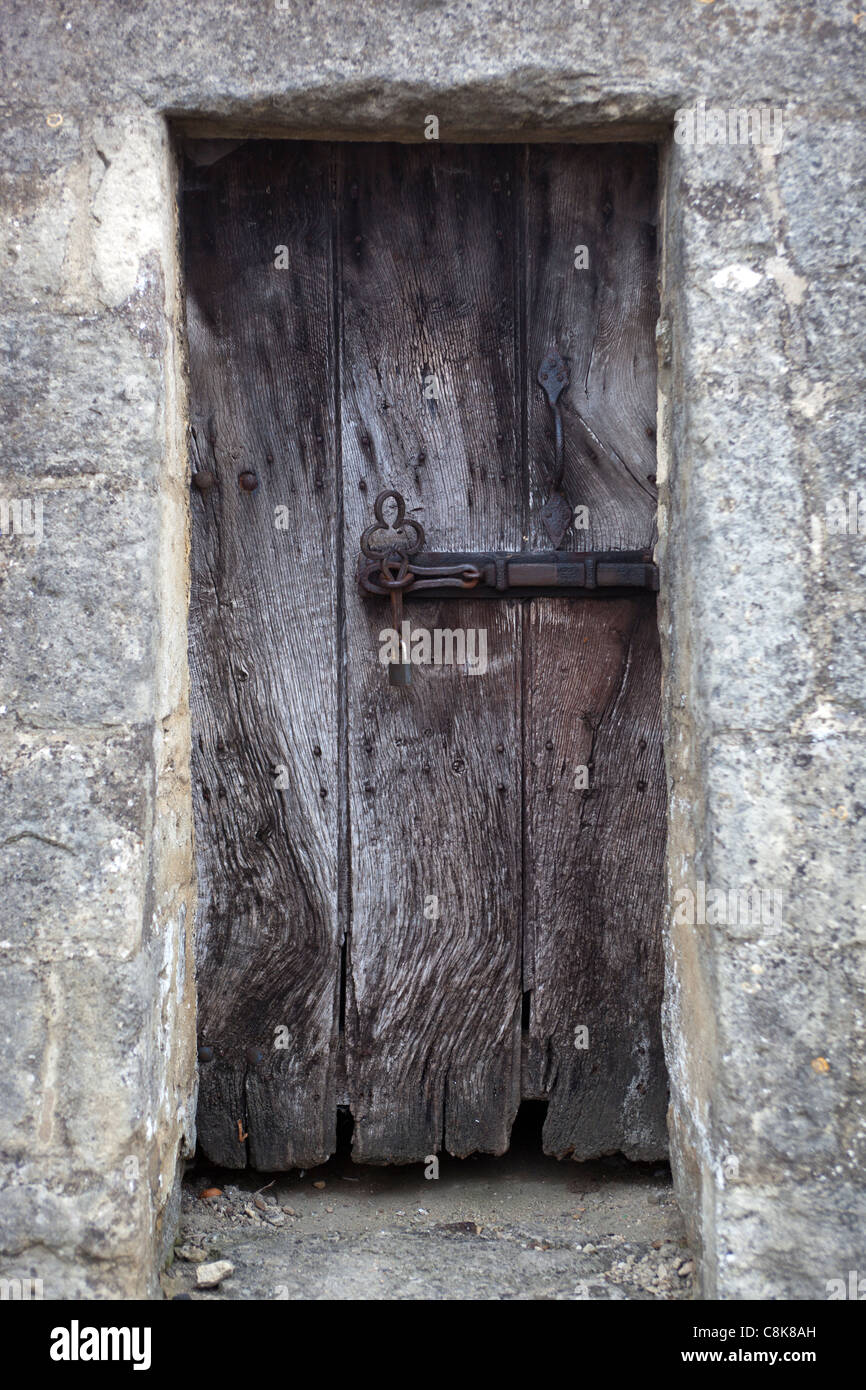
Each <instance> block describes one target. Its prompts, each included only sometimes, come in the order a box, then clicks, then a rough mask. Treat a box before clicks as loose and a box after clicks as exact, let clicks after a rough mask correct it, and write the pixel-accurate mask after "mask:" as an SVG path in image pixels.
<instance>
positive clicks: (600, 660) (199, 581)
mask: <svg viewBox="0 0 866 1390" xmlns="http://www.w3.org/2000/svg"><path fill="white" fill-rule="evenodd" d="M655 207H656V159H655V151H654V148H653V147H651V146H616V145H604V146H599V147H573V146H572V147H564V146H555V147H554V146H540V145H538V146H528V147H526V146H523V147H516V146H505V145H500V146H493V147H490V146H471V145H469V146H467V145H463V146H449V145H445V144H442V145H440V144H438V143H435V142H431V143H424V144H423V145H417V146H400V145H389V144H378V145H364V144H343V145H331V144H325V143H295V142H288V141H285V142H281V141H274V142H270V141H250V142H247V143H245V144H243V145H241V146H240V147H236V146H233V145H232V146H229V145H226V146H220V145H219V144H214V143H212V142H211V143H209V144H207V145H199V146H195V145H193V146H191V147H190V149H189V151H188V158H187V162H186V172H185V186H184V214H185V218H184V220H185V238H186V273H187V322H188V332H189V350H190V369H191V431H190V435H191V444H190V447H191V454H192V468H193V472H194V474H195V476H194V478H193V482H194V484H195V487H194V489H193V494H192V599H191V610H190V660H191V680H192V692H191V704H192V727H193V745H194V748H193V751H194V758H193V779H194V800H195V813H196V836H197V856H198V869H199V880H200V902H199V911H198V922H197V970H198V998H199V1036H200V1058H201V1088H200V1101H199V1135H200V1141H201V1145H202V1148H203V1149H204V1151H205V1153H206V1154H207V1155H208V1157H209V1158H210V1159H211V1160H213V1161H216V1162H219V1163H222V1164H225V1165H228V1166H238V1167H239V1166H242V1165H244V1164H246V1163H248V1162H249V1163H251V1164H252V1165H253V1166H254V1167H257V1168H264V1169H285V1168H288V1167H294V1166H304V1167H309V1166H311V1165H313V1164H315V1163H317V1162H321V1161H323V1160H324V1159H326V1158H327V1157H328V1156H329V1155H330V1154H331V1153H332V1152H333V1150H334V1148H335V1131H336V1115H337V1108H338V1106H341V1105H342V1106H348V1107H349V1109H350V1111H351V1114H352V1117H353V1120H354V1131H353V1153H354V1155H355V1157H356V1158H357V1159H359V1160H360V1161H367V1162H389V1161H392V1162H407V1161H413V1160H420V1159H423V1158H424V1157H425V1156H426V1155H428V1154H432V1153H436V1152H439V1151H442V1150H447V1151H448V1152H450V1153H452V1154H458V1155H465V1154H468V1153H471V1152H473V1151H476V1150H481V1151H485V1152H489V1153H502V1152H503V1151H504V1150H505V1149H506V1148H507V1146H508V1142H509V1132H510V1128H511V1125H512V1122H513V1120H514V1117H515V1114H516V1112H517V1108H518V1105H519V1104H520V1101H521V1099H522V1098H536V1099H538V1098H540V1099H544V1100H547V1102H548V1108H547V1118H546V1123H545V1127H544V1147H545V1149H546V1150H547V1151H548V1152H550V1153H554V1154H557V1155H561V1156H565V1155H573V1156H574V1157H576V1158H586V1157H591V1156H596V1155H599V1154H602V1153H607V1152H612V1151H615V1150H622V1151H623V1152H624V1153H625V1154H627V1155H629V1156H632V1157H636V1158H650V1157H657V1156H659V1155H660V1154H662V1153H663V1152H664V1151H665V1125H664V1112H665V1104H666V1079H665V1071H664V1063H663V1058H662V1051H661V1041H660V1022H659V1014H660V1005H661V989H662V986H661V978H662V962H661V946H660V915H661V901H662V855H663V847H664V815H663V807H664V800H665V798H664V776H663V764H662V750H661V735H660V717H659V684H660V672H659V653H658V638H657V630H656V621H655V599H654V596H653V595H651V594H648V593H642V594H634V595H626V596H620V597H615V598H593V597H588V598H585V597H568V598H560V597H544V598H536V599H526V598H508V597H502V598H488V599H482V598H473V597H471V595H467V596H466V597H462V598H442V599H439V600H436V599H433V600H428V601H427V602H426V604H425V605H424V609H423V618H422V617H421V616H420V607H419V608H417V609H415V610H413V614H412V616H413V619H414V621H416V622H419V621H423V623H424V625H425V627H426V628H427V629H429V630H434V629H437V628H439V629H450V630H454V629H463V630H476V631H478V630H481V629H483V630H485V632H486V648H487V652H486V655H487V669H486V671H485V672H484V673H483V674H470V673H469V672H468V670H467V669H466V668H464V669H458V668H455V667H454V666H448V665H439V666H435V665H425V666H421V667H418V668H417V669H416V670H415V672H414V674H413V681H412V684H411V686H410V687H409V688H408V689H395V688H393V687H391V686H390V685H389V683H388V680H387V676H386V673H385V671H384V669H383V667H382V665H381V664H380V661H379V651H380V642H379V633H380V631H381V630H382V629H383V628H386V627H388V626H389V624H390V621H391V619H390V616H389V608H388V604H387V600H385V599H382V600H379V599H376V598H371V597H370V596H369V595H366V596H364V595H362V594H361V592H360V590H359V588H358V585H357V583H356V578H355V569H356V558H357V555H358V544H359V537H360V534H361V532H362V531H363V529H364V528H365V527H367V526H368V525H370V523H371V522H372V520H373V513H372V506H373V499H374V498H375V497H376V495H377V493H379V492H380V491H381V490H383V489H389V488H390V489H396V490H398V491H399V492H400V493H402V494H403V496H404V497H405V498H406V501H407V508H408V511H409V515H410V516H412V517H414V518H416V519H417V520H420V521H421V523H422V524H423V526H424V528H425V531H426V533H427V537H428V543H432V542H435V548H436V549H437V550H443V551H475V550H479V551H480V550H486V551H489V550H496V551H511V552H516V551H521V550H540V549H544V548H547V547H549V546H550V541H549V539H548V537H547V536H546V534H545V532H544V528H543V527H542V524H541V521H540V514H541V510H542V507H543V504H544V501H545V497H546V492H547V483H546V477H547V471H548V470H549V466H550V459H551V456H552V451H553V448H554V443H553V426H552V414H551V410H550V407H549V405H548V402H547V401H546V399H545V397H544V394H543V392H542V391H541V389H540V388H539V385H538V382H537V372H538V366H539V363H540V362H541V360H542V358H543V357H544V356H545V354H546V353H547V352H548V351H549V350H550V349H551V347H556V348H558V350H559V352H560V353H561V354H562V355H563V357H564V358H565V359H566V361H567V363H568V367H569V372H570V384H569V386H568V389H567V391H566V393H565V395H564V396H563V399H562V405H563V416H564V444H565V473H564V484H563V486H564V491H565V494H566V495H567V497H568V499H569V502H570V503H571V505H573V506H575V507H581V508H584V509H585V511H582V512H581V513H580V514H579V518H578V520H579V526H578V527H577V528H572V529H571V530H570V531H569V533H568V535H567V537H566V539H565V541H564V542H563V545H564V547H566V548H569V549H572V550H605V549H625V550H630V549H638V548H643V547H647V546H651V545H652V543H653V539H654V526H655V506H656V504H655V436H654V422H655V354H654V326H655V319H656V312H657V308H656V278H655V277H656V259H655V228H656V212H655Z"/></svg>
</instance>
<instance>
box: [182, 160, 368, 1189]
mask: <svg viewBox="0 0 866 1390" xmlns="http://www.w3.org/2000/svg"><path fill="white" fill-rule="evenodd" d="M330 161H331V150H330V147H328V146H327V145H323V144H315V143H311V144H297V143H291V142H288V141H285V142H281V141H277V142H274V143H270V142H265V141H254V142H250V143H249V144H247V145H244V146H242V147H241V148H239V149H236V150H233V151H232V152H230V153H228V154H226V155H225V156H224V157H223V158H222V159H219V160H217V161H216V162H215V163H213V164H211V165H209V166H208V167H194V166H190V165H188V166H187V170H186V186H185V192H184V215H185V233H186V256H187V324H188V333H189V344H190V370H191V424H192V454H193V466H194V468H196V469H198V470H202V471H206V472H208V473H210V474H212V475H213V477H214V478H215V482H214V485H213V486H212V487H210V488H209V489H208V490H206V491H203V492H199V491H197V490H195V489H193V491H192V497H191V509H192V592H191V602H190V667H191V709H192V734H193V759H192V777H193V801H194V808H195V832H196V850H197V864H198V878H199V906H198V915H197V932H196V960H197V973H198V1015H199V1040H200V1044H201V1046H202V1048H203V1051H202V1054H201V1055H202V1061H201V1066H200V1075H201V1083H200V1095H199V1108H198V1132H199V1141H200V1144H201V1147H202V1149H203V1150H204V1152H205V1154H206V1155H207V1157H208V1158H209V1159H211V1160H212V1161H213V1162H215V1163H220V1164H223V1165H225V1166H226V1167H242V1166H243V1165H244V1164H246V1163H247V1161H248V1160H249V1162H250V1163H251V1164H252V1165H253V1167H256V1168H264V1169H285V1168H290V1167H293V1166H300V1167H309V1166H310V1165H312V1164H314V1163H320V1162H322V1161H324V1160H325V1159H326V1158H327V1157H328V1156H329V1154H330V1153H331V1152H332V1151H333V1148H334V1142H335V1126H336V1099H335V1079H334V1078H335V1055H336V1046H335V1044H336V1038H337V1022H338V990H339V973H340V929H339V923H338V914H337V838H338V805H339V799H340V797H339V791H340V789H339V760H338V731H337V723H338V720H337V710H338V693H337V662H336V660H335V642H336V633H337V583H336V576H335V572H334V566H333V562H332V557H333V555H334V550H335V545H336V536H335V527H336V500H337V495H338V487H337V460H336V454H335V431H334V370H335V367H334V345H333V337H332V331H331V324H332V317H331V312H330V309H329V306H331V305H332V302H333V301H332V298H331V286H332V283H333V275H332V239H331V218H330ZM279 245H282V246H286V247H287V248H288V254H287V257H286V260H287V265H288V268H287V269H285V270H280V269H277V268H275V264H274V262H275V259H276V247H277V246H279ZM247 470H248V471H251V472H253V473H255V475H256V476H257V478H258V487H257V488H256V489H255V490H254V491H251V492H245V491H243V490H242V488H241V487H240V486H239V483H238V478H239V475H240V474H241V473H242V472H244V471H247ZM278 507H281V508H284V511H283V513H282V514H281V519H282V521H283V523H284V525H283V527H282V528H281V529H277V527H276V524H275V522H276V516H277V512H276V509H277V508H278Z"/></svg>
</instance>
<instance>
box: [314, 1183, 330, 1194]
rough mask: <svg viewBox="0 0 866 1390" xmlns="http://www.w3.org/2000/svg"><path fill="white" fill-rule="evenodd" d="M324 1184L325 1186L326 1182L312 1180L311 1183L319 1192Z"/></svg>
mask: <svg viewBox="0 0 866 1390" xmlns="http://www.w3.org/2000/svg"><path fill="white" fill-rule="evenodd" d="M326 1186H327V1184H326V1183H324V1182H314V1183H313V1187H317V1188H318V1189H319V1191H320V1192H321V1190H322V1188H323V1187H326Z"/></svg>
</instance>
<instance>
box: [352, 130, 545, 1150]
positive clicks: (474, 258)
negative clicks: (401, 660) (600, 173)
mask: <svg viewBox="0 0 866 1390" xmlns="http://www.w3.org/2000/svg"><path fill="white" fill-rule="evenodd" d="M343 157H344V161H345V167H344V171H343V177H342V187H341V194H340V209H341V218H342V231H341V246H342V262H341V264H342V283H343V344H342V354H343V355H342V373H341V381H342V436H343V456H344V469H345V493H346V526H347V533H346V572H347V579H348V581H349V583H348V589H347V602H346V610H347V641H348V718H349V795H350V803H351V825H352V924H351V936H350V946H349V969H348V980H347V1001H346V1060H347V1076H348V1086H349V1096H350V1104H351V1108H352V1113H353V1116H354V1122H355V1128H354V1147H353V1153H354V1156H355V1158H356V1159H358V1160H359V1161H366V1162H378V1163H383V1162H409V1161H412V1160H420V1159H423V1158H424V1157H425V1156H426V1155H427V1154H432V1153H436V1152H437V1151H441V1150H442V1149H443V1148H444V1149H447V1150H448V1151H449V1152H450V1153H453V1154H461V1155H462V1154H468V1153H471V1152H473V1151H476V1150H481V1151H484V1152H488V1153H502V1152H503V1151H504V1150H505V1149H506V1148H507V1146H508V1141H509V1134H510V1128H511V1123H512V1120H513V1118H514V1115H515V1114H516V1111H517V1106H518V1102H519V1080H520V1033H519V1028H520V901H521V884H520V873H521V864H520V806H521V752H520V722H519V721H520V714H519V710H520V664H519V663H520V657H519V653H520V628H521V610H520V606H519V604H518V603H516V602H499V601H498V602H493V603H485V602H481V601H478V600H475V601H474V602H473V601H471V600H468V599H467V600H460V601H456V602H455V601H446V602H442V603H430V602H426V603H424V604H417V603H416V604H412V605H411V606H410V605H407V608H406V615H407V617H409V618H410V619H411V621H412V624H413V627H420V626H423V627H425V628H427V629H428V630H431V631H432V630H433V629H435V628H436V627H440V628H447V629H456V628H461V629H463V630H466V629H478V628H484V629H485V630H486V633H487V652H488V662H489V666H488V670H487V672H486V673H485V674H483V675H468V674H467V673H466V671H465V670H457V669H455V668H454V667H451V666H445V665H443V666H440V667H433V666H429V665H425V666H421V667H418V668H416V669H415V671H414V673H413V684H412V686H411V687H410V688H409V689H408V690H396V689H392V688H390V687H389V685H388V683H387V675H386V672H385V670H384V668H383V667H382V666H381V665H380V664H379V661H378V651H379V643H378V636H377V635H378V633H379V631H380V629H382V628H385V627H387V626H389V625H390V622H391V619H390V609H389V606H388V604H387V603H386V602H384V601H383V602H380V603H377V602H375V601H364V600H362V599H361V598H360V596H359V595H358V593H357V590H356V587H355V585H354V584H353V583H352V582H351V575H352V572H353V569H354V560H355V556H356V554H357V543H358V535H359V533H360V531H361V530H362V528H363V527H364V526H366V525H368V524H369V523H370V521H371V520H372V510H371V509H372V501H373V499H374V498H375V496H376V494H377V492H378V491H379V490H380V489H382V488H386V487H388V488H390V487H394V488H397V489H398V490H399V491H401V492H402V493H403V494H404V496H405V497H406V500H407V509H408V511H409V512H410V514H411V515H413V516H415V517H417V518H418V519H419V520H420V521H421V522H422V524H423V525H424V527H425V528H426V529H427V532H428V534H429V535H430V536H431V537H434V536H435V539H436V544H437V546H440V545H441V547H442V548H443V549H446V550H447V549H448V548H449V547H451V546H477V547H479V548H482V547H485V548H486V547H494V548H508V547H513V548H515V549H517V548H519V547H520V545H521V539H520V488H521V480H520V446H519V427H518V422H519V408H518V390H519V387H518V381H517V371H516V354H517V314H516V302H515V301H516V297H515V270H516V244H515V223H516V219H515V212H514V196H515V195H514V166H515V152H514V150H513V149H510V148H503V147H499V148H495V149H490V148H483V147H480V146H463V147H451V148H449V147H448V146H444V145H443V146H436V147H435V148H433V147H430V146H426V147H425V146H420V147H419V146H412V147H409V148H405V147H404V148H400V147H395V146H378V147H375V146H372V147H371V146H366V147H364V146H346V147H344V156H343ZM430 376H435V377H436V378H437V385H438V388H439V398H438V399H436V398H435V396H433V395H430V396H425V394H424V385H425V380H426V379H428V378H429V377H430ZM432 899H436V900H437V902H436V904H435V908H436V911H437V915H436V916H435V917H431V916H425V905H426V906H427V908H428V911H432V910H433V906H434V905H433V904H432V902H431V900H432Z"/></svg>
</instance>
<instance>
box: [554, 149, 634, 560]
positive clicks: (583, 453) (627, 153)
mask: <svg viewBox="0 0 866 1390" xmlns="http://www.w3.org/2000/svg"><path fill="white" fill-rule="evenodd" d="M527 177H528V187H527V195H526V227H527V230H526V264H527V282H528V289H527V323H528V327H527V339H528V347H529V351H528V359H527V374H526V391H527V399H528V407H529V464H530V486H531V491H530V516H529V525H528V528H527V529H528V535H529V546H528V548H530V549H533V548H539V549H543V548H546V547H547V545H548V544H549V541H548V540H547V537H546V534H545V532H544V530H543V527H542V526H541V521H540V511H541V508H542V506H543V504H544V500H545V497H546V479H545V470H546V468H547V467H548V466H549V464H550V461H551V460H552V458H553V425H552V416H551V413H550V407H549V406H548V404H547V401H546V400H545V397H544V394H543V392H542V391H541V388H540V387H539V385H538V383H537V381H536V373H537V371H538V365H539V363H540V362H541V361H542V359H543V358H544V356H545V354H546V353H547V352H548V351H549V350H550V349H551V348H554V347H555V348H557V349H558V351H559V352H560V353H561V354H562V356H563V357H564V358H565V360H566V362H567V363H568V366H569V371H570V378H571V379H570V382H569V385H568V388H567V390H566V391H565V392H564V394H563V396H562V398H561V406H562V412H563V419H564V427H565V477H564V491H565V494H566V496H567V497H568V499H569V501H570V503H571V505H572V506H578V505H584V506H586V507H587V508H588V509H589V527H588V529H586V530H580V531H575V530H572V531H570V532H569V533H568V534H567V536H566V539H565V542H564V546H565V548H566V549H572V550H632V549H638V548H639V547H641V546H644V545H652V544H653V542H654V539H655V520H656V487H655V472H656V446H655V424H656V386H655V382H656V349H655V324H656V319H657V318H658V293H657V286H656V223H657V213H656V198H657V193H656V178H657V174H656V153H655V149H654V147H652V146H646V145H604V146H599V145H594V146H575V147H571V148H569V147H567V146H562V145H552V146H551V145H533V146H530V149H529V157H528V176H527ZM579 246H585V247H586V248H587V252H588V257H589V265H588V267H587V268H586V269H576V268H575V249H576V248H577V247H579Z"/></svg>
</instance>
